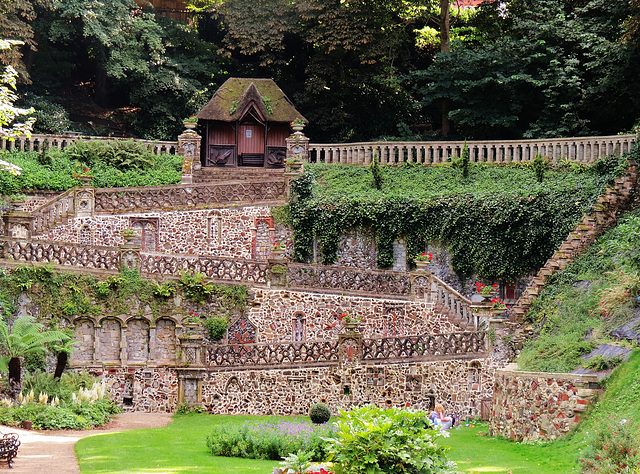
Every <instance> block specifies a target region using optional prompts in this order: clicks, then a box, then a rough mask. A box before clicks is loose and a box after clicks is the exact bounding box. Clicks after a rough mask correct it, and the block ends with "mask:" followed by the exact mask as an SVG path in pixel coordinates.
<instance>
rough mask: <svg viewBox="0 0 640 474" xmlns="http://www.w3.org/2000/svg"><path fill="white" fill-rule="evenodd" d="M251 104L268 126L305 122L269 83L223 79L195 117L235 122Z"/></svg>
mask: <svg viewBox="0 0 640 474" xmlns="http://www.w3.org/2000/svg"><path fill="white" fill-rule="evenodd" d="M251 103H253V104H255V106H256V107H257V108H258V110H259V111H260V113H261V114H262V116H264V117H266V119H267V121H269V122H287V123H289V122H291V121H293V120H294V119H296V118H298V119H300V120H303V121H305V122H307V120H306V119H305V118H304V117H303V116H302V114H301V113H300V112H298V111H297V110H296V108H295V107H294V106H293V103H292V102H291V101H290V100H289V98H288V97H287V96H286V94H285V93H284V92H282V89H280V88H279V87H278V86H277V84H276V83H275V82H274V81H273V80H272V79H255V78H240V77H232V78H229V79H227V81H226V82H225V83H224V84H222V85H221V86H220V88H219V89H218V90H217V91H216V93H215V94H213V97H212V98H211V100H210V101H209V102H208V103H207V105H205V106H204V107H203V108H202V109H201V110H200V111H199V112H198V114H197V117H198V119H201V120H221V121H224V122H236V121H238V120H239V119H241V118H242V116H243V114H244V113H245V111H246V108H247V107H248V106H249V104H251Z"/></svg>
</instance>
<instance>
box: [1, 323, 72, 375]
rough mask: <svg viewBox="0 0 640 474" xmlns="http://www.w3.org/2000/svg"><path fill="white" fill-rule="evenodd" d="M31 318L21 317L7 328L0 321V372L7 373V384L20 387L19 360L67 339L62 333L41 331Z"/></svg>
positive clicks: (41, 326) (41, 327)
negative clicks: (52, 343) (49, 344)
mask: <svg viewBox="0 0 640 474" xmlns="http://www.w3.org/2000/svg"><path fill="white" fill-rule="evenodd" d="M43 328H44V326H43V325H42V324H40V323H38V322H36V321H35V319H34V318H33V316H29V315H26V316H21V317H19V318H18V319H16V320H15V321H14V323H13V324H12V325H11V326H9V324H7V322H6V321H4V320H2V319H0V354H2V356H0V371H2V372H5V373H6V372H8V373H9V383H10V384H11V385H17V386H19V385H20V377H21V374H20V373H21V362H20V358H21V357H24V356H26V355H29V354H42V353H44V352H46V350H47V349H46V344H47V343H51V342H56V341H62V340H64V339H65V338H68V336H66V335H65V334H64V333H63V332H60V331H56V330H43Z"/></svg>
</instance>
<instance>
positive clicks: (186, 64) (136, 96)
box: [34, 0, 219, 139]
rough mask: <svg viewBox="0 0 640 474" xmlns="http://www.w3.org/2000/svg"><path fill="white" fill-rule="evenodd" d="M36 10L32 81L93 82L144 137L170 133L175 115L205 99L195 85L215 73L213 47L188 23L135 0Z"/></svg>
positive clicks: (177, 121)
mask: <svg viewBox="0 0 640 474" xmlns="http://www.w3.org/2000/svg"><path fill="white" fill-rule="evenodd" d="M38 13H39V15H38V20H37V21H36V22H35V23H34V28H36V31H37V32H38V33H39V34H40V35H42V37H43V40H42V42H41V47H40V52H39V53H38V55H37V59H38V61H39V63H40V64H42V67H41V68H40V72H38V71H34V79H37V81H36V82H37V83H39V84H50V85H53V86H54V88H57V89H61V88H63V86H64V85H65V84H69V83H74V84H81V83H82V84H91V85H92V86H93V87H92V93H93V96H92V99H93V100H94V101H95V102H96V103H97V104H98V105H99V106H102V107H121V106H129V109H128V110H129V113H128V117H129V118H130V121H131V124H132V125H133V127H134V128H135V130H136V132H137V134H138V135H140V136H142V137H148V138H172V139H173V138H175V136H176V135H177V134H178V133H179V132H180V131H181V130H182V128H181V123H182V121H181V119H182V118H183V117H185V116H188V115H190V114H192V113H193V112H195V111H196V110H197V109H198V107H199V106H200V105H203V102H204V101H205V100H206V99H207V97H205V96H202V95H201V92H202V91H203V90H206V88H207V87H208V86H209V81H210V80H211V77H212V76H213V75H215V74H217V73H219V67H218V59H217V56H216V53H215V49H214V50H213V51H212V48H211V47H210V45H208V44H206V43H204V42H203V41H201V40H199V39H198V38H197V35H196V33H195V32H194V31H193V30H191V29H189V28H187V27H186V26H185V25H181V24H178V23H176V22H174V21H172V20H170V19H167V18H162V17H157V16H156V15H155V13H154V11H153V10H152V9H146V8H145V9H141V8H140V7H139V6H138V5H137V4H136V3H135V2H134V1H133V0H112V1H109V2H94V1H92V0H64V1H62V0H52V3H51V7H50V8H42V9H41V10H39V11H38ZM78 90H82V89H79V88H78ZM36 92H37V91H36ZM77 93H78V92H77V90H76V91H74V94H77Z"/></svg>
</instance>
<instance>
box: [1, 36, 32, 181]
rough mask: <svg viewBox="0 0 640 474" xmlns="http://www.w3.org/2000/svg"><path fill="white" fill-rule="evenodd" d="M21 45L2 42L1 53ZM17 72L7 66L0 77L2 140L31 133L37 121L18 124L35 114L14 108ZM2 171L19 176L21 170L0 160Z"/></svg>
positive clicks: (30, 110) (7, 41)
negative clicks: (23, 117)
mask: <svg viewBox="0 0 640 474" xmlns="http://www.w3.org/2000/svg"><path fill="white" fill-rule="evenodd" d="M15 44H20V42H19V41H12V40H0V51H2V50H4V49H9V48H10V47H11V45H15ZM16 76H17V73H16V70H15V69H14V68H13V67H12V66H7V67H6V68H5V70H4V73H3V74H2V75H0V140H12V139H15V138H16V137H17V136H20V135H22V134H29V133H31V128H32V127H33V123H34V121H35V119H34V118H29V119H27V120H26V121H24V122H16V121H15V120H16V118H18V117H21V116H25V115H28V114H30V113H31V112H33V109H20V108H18V107H14V105H13V104H14V102H15V101H16V99H17V96H16V94H15V92H14V90H15V87H16ZM0 169H2V170H5V171H9V172H10V173H12V174H18V173H19V172H20V169H19V168H18V167H17V166H15V165H13V164H11V163H7V162H6V161H3V160H0Z"/></svg>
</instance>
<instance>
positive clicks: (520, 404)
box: [490, 364, 600, 442]
mask: <svg viewBox="0 0 640 474" xmlns="http://www.w3.org/2000/svg"><path fill="white" fill-rule="evenodd" d="M515 368H516V367H515V364H511V365H509V366H507V367H506V368H505V369H504V370H498V371H496V374H495V387H494V388H493V407H492V417H491V425H490V430H491V432H492V434H496V435H502V436H504V437H507V438H511V439H513V440H517V441H527V442H531V441H551V440H553V439H556V438H558V437H559V436H563V435H565V434H567V433H568V432H569V431H571V430H572V429H573V428H574V427H575V425H576V424H577V423H578V422H579V421H580V418H581V416H582V413H583V412H584V411H585V410H586V409H587V407H588V406H589V405H590V404H591V403H593V402H594V401H595V400H596V398H597V396H598V394H599V388H600V387H599V385H598V381H597V377H596V376H595V375H583V374H551V373H542V372H517V371H516V370H515Z"/></svg>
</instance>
